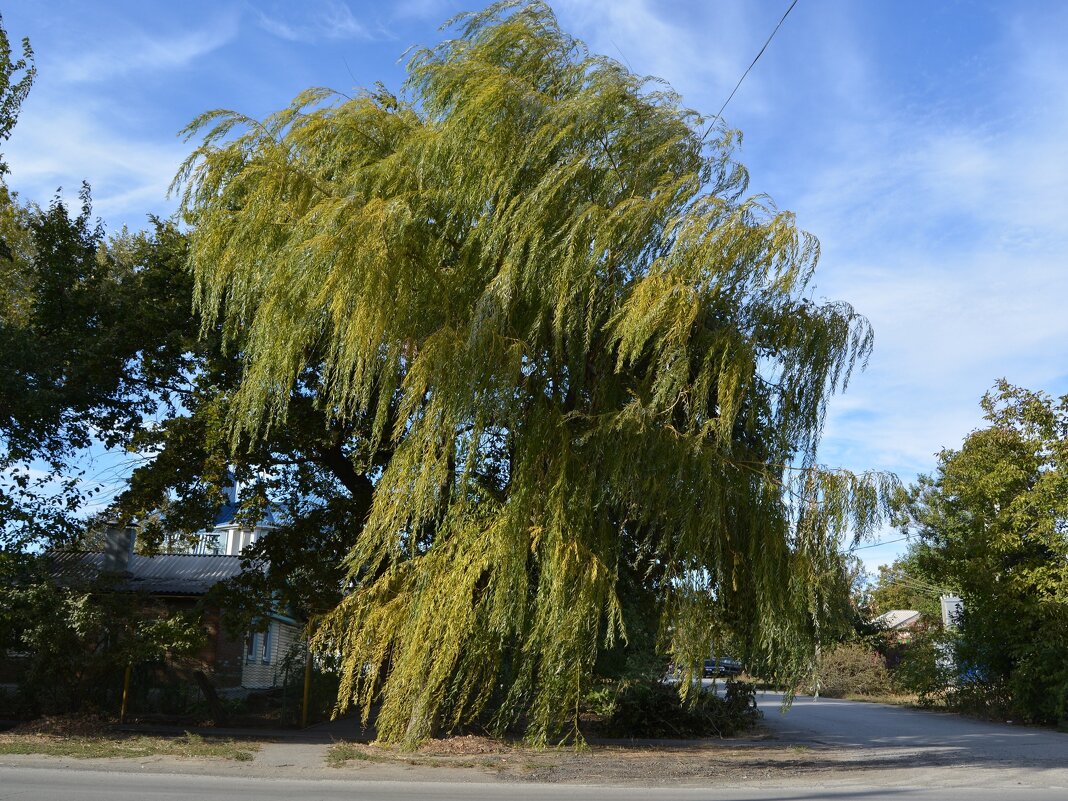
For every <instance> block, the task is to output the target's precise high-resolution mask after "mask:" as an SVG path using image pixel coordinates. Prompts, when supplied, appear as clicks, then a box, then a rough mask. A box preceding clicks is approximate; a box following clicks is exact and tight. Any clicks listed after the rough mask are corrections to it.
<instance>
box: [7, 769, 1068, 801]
mask: <svg viewBox="0 0 1068 801" xmlns="http://www.w3.org/2000/svg"><path fill="white" fill-rule="evenodd" d="M1009 798H1012V799H1015V798H1019V799H1024V801H1064V798H1065V790H1064V789H1063V788H1052V789H1051V788H1038V789H1021V790H1020V791H1019V792H1016V793H1009V794H1006V792H1005V790H1003V789H990V790H983V789H979V790H976V789H968V788H945V787H942V788H937V789H930V788H922V787H901V786H895V787H872V786H856V787H835V788H826V787H822V788H820V787H816V788H811V787H810V788H801V789H798V788H791V787H766V788H761V787H745V788H731V787H723V788H715V787H711V788H660V789H648V788H636V787H625V788H620V787H588V786H587V787H576V786H574V785H566V786H563V785H538V784H446V783H428V782H366V781H331V780H320V781H314V780H313V781H307V780H296V781H295V780H288V779H249V778H234V777H229V776H189V775H174V774H152V773H145V774H141V773H107V772H103V771H89V770H55V769H50V768H10V767H8V768H4V769H3V770H2V771H0V799H2V800H3V801H7V800H8V799H12V800H14V799H18V801H179V800H180V801H217V800H218V801H240V799H250V801H251V800H252V799H255V800H256V801H297V800H298V799H299V801H342V799H344V801H497V799H500V801H563V799H568V800H569V801H571V800H572V799H573V801H815V800H816V799H826V801H846V799H863V801H905V800H906V799H908V801H1006V799H1009Z"/></svg>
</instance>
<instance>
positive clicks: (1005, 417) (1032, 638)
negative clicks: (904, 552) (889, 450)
mask: <svg viewBox="0 0 1068 801" xmlns="http://www.w3.org/2000/svg"><path fill="white" fill-rule="evenodd" d="M983 410H984V412H985V417H986V420H987V426H986V427H985V428H981V429H979V430H977V431H974V432H972V433H971V434H969V435H968V437H967V438H966V439H965V440H964V444H963V445H962V446H961V448H960V449H959V450H946V451H943V452H942V453H941V454H940V455H939V459H938V468H937V470H936V472H935V473H934V475H932V476H928V477H923V478H921V480H920V481H919V482H918V483H917V484H916V485H915V486H914V487H913V488H912V491H911V496H912V497H911V504H910V507H909V510H908V511H909V517H910V519H909V526H910V529H911V530H913V531H915V532H916V533H918V534H919V536H920V537H921V538H922V548H920V549H917V550H916V551H915V559H916V563H917V566H918V568H919V569H920V570H921V571H922V573H923V575H926V576H930V577H932V578H933V579H934V580H936V581H938V582H940V583H944V584H945V585H947V586H949V587H951V588H953V589H955V590H957V591H958V592H959V594H960V596H961V598H962V599H963V602H964V610H963V615H962V617H961V619H960V621H959V629H958V631H957V632H956V637H955V642H954V648H955V652H956V653H955V658H956V665H957V666H956V673H957V675H955V676H950V677H949V680H950V681H951V682H952V684H953V686H954V687H956V688H957V689H958V690H972V692H971V693H970V698H969V699H968V700H970V701H971V702H973V703H979V704H982V705H986V706H987V707H989V708H990V709H991V710H993V711H996V712H1000V713H1003V714H1008V715H1011V716H1012V717H1014V718H1017V719H1025V720H1033V721H1040V722H1056V721H1058V720H1061V719H1065V718H1068V395H1066V396H1063V397H1061V398H1051V397H1050V396H1048V395H1046V394H1044V393H1041V392H1032V391H1029V390H1025V389H1021V388H1019V387H1014V386H1011V385H1009V384H1008V383H1006V382H1005V381H1000V382H998V384H997V385H996V387H995V388H994V389H993V390H992V391H991V392H989V393H987V394H986V395H985V396H984V398H983ZM951 689H952V688H951Z"/></svg>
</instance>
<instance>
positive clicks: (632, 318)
mask: <svg viewBox="0 0 1068 801" xmlns="http://www.w3.org/2000/svg"><path fill="white" fill-rule="evenodd" d="M455 24H456V26H457V27H458V36H457V37H456V38H454V39H451V40H449V41H446V42H444V43H443V44H441V45H440V46H438V47H436V48H434V49H430V50H421V51H417V52H416V53H415V55H414V56H413V57H412V59H411V61H410V63H409V77H408V82H407V88H406V94H405V95H404V96H400V97H398V96H395V95H393V94H391V93H389V92H388V91H386V90H385V89H384V88H382V87H379V88H377V89H376V90H375V91H372V92H366V93H363V94H360V95H359V96H357V97H355V98H351V99H350V98H339V97H337V96H336V95H334V94H332V93H330V92H328V91H325V90H310V91H307V92H305V93H303V94H301V95H300V96H298V97H297V98H296V100H295V101H294V102H293V104H292V106H291V107H289V108H288V109H286V110H283V111H281V112H279V113H277V114H275V115H272V116H271V117H269V118H267V119H266V120H264V121H262V122H258V121H255V120H251V119H248V118H246V117H243V116H242V115H240V114H236V113H232V112H212V113H209V114H206V115H204V116H203V117H201V118H199V119H197V120H196V121H194V122H193V123H192V125H191V126H190V128H189V133H190V134H191V135H193V134H196V133H197V132H201V131H206V134H205V138H204V142H203V144H202V145H201V146H200V147H199V148H197V149H196V151H195V152H194V153H193V154H192V155H191V157H190V159H189V160H188V162H187V163H186V165H185V166H184V168H183V170H182V172H181V173H180V175H179V178H178V184H179V186H180V187H181V188H182V189H183V196H182V197H183V211H184V214H185V217H186V220H187V222H188V223H189V224H190V226H191V231H192V234H191V261H192V266H193V270H194V273H195V277H196V282H197V299H198V301H197V302H198V304H199V309H200V310H201V312H202V313H203V315H204V317H205V324H206V325H207V326H215V325H219V326H220V327H221V329H222V332H223V336H224V337H225V338H226V340H227V341H228V342H229V343H230V344H229V347H230V348H231V352H239V353H240V356H241V358H242V363H243V374H242V378H241V382H240V386H239V388H238V389H237V391H236V393H235V394H234V396H233V398H232V404H231V406H230V408H229V410H228V422H229V423H230V424H231V427H232V429H231V437H232V440H233V442H234V443H235V444H239V445H240V444H242V443H247V442H249V441H252V442H255V441H257V440H258V439H260V438H262V437H264V436H269V435H270V433H271V432H272V431H274V430H276V429H277V428H278V427H279V426H281V425H283V424H284V422H285V421H286V420H287V419H288V415H290V414H292V412H293V408H294V403H295V401H296V400H297V399H299V398H304V397H314V398H315V402H316V404H317V405H318V408H319V409H321V410H322V412H323V414H324V415H325V419H326V421H327V422H328V424H329V425H342V426H351V425H353V424H354V423H359V424H360V425H361V427H362V436H361V437H360V438H359V439H358V440H357V445H358V447H354V448H352V449H351V450H350V451H349V452H348V454H347V455H348V457H349V459H350V461H352V462H353V463H354V464H355V465H357V467H358V468H359V470H360V471H361V472H362V473H364V474H371V475H373V477H374V479H375V483H374V492H373V502H372V504H371V507H370V513H369V516H368V518H367V520H366V524H365V525H364V526H363V527H362V529H361V530H360V531H359V532H358V534H357V536H356V542H355V547H354V548H353V549H352V551H351V553H350V554H349V557H348V561H347V567H348V575H349V581H350V582H351V587H352V591H351V592H350V593H349V594H348V595H347V596H346V597H345V599H344V600H343V601H342V603H341V604H340V605H339V606H338V608H337V609H336V611H335V612H334V613H333V614H332V615H331V616H330V617H329V618H328V620H327V621H326V622H325V624H324V626H323V627H322V628H321V629H320V630H319V635H318V643H319V646H320V647H321V648H324V649H327V650H336V651H339V652H341V653H342V654H343V655H344V679H343V683H342V691H341V697H340V699H339V704H340V705H341V706H346V705H347V704H349V703H351V702H355V703H357V704H359V705H360V706H361V707H362V708H363V709H364V711H365V712H367V711H369V709H370V706H371V704H372V703H373V702H374V701H376V700H378V699H379V698H381V700H382V701H383V706H382V710H381V713H380V715H379V717H378V722H377V725H378V732H379V734H380V736H381V737H382V738H383V739H385V740H394V741H397V740H404V741H407V742H409V743H411V742H416V741H418V740H420V739H422V738H424V737H426V736H428V735H429V734H430V733H431V732H432V731H434V730H435V729H438V728H449V727H450V726H452V725H454V724H456V723H458V722H462V721H465V720H469V719H471V718H472V717H474V716H476V715H479V714H481V713H483V712H484V711H486V710H495V711H496V718H495V720H496V722H497V724H499V725H506V724H508V723H510V722H512V721H515V720H517V719H519V718H520V717H522V718H523V719H524V720H525V721H526V725H527V729H528V733H529V735H530V736H531V737H532V738H533V739H534V740H538V741H544V740H545V739H546V738H547V737H551V736H557V735H560V734H562V733H564V732H565V731H566V726H567V723H568V721H572V722H574V718H575V715H576V712H575V710H577V707H578V702H579V699H580V697H581V695H582V693H583V691H584V689H585V687H586V686H587V685H588V682H589V679H590V675H591V672H592V669H593V666H594V664H595V662H596V659H597V656H598V653H599V650H600V649H601V648H602V647H611V646H613V645H614V644H616V643H619V642H624V641H626V639H627V637H628V636H629V632H628V631H627V628H626V627H625V625H624V624H625V620H626V614H625V605H626V603H627V601H626V599H625V598H621V597H620V592H621V588H624V587H626V586H627V584H628V582H630V581H633V580H634V579H637V580H638V581H640V582H641V584H642V587H643V590H645V591H647V592H648V593H649V594H650V596H651V597H652V599H653V601H652V603H651V605H650V606H651V609H652V612H653V613H654V614H655V615H656V616H657V618H658V625H659V631H660V632H661V637H662V644H663V648H664V649H665V650H667V651H670V652H671V653H673V654H674V656H675V657H676V660H677V662H678V663H679V664H684V665H693V664H696V663H697V662H698V661H699V660H700V659H701V658H702V657H704V656H705V655H707V654H708V653H709V650H710V649H711V647H712V645H713V642H714V641H716V640H722V639H723V638H725V637H726V636H728V633H732V634H734V635H736V636H738V637H739V638H740V639H741V640H742V641H743V642H744V643H745V648H746V650H747V656H749V657H750V658H751V659H752V660H754V661H756V662H759V663H762V664H763V665H765V666H766V668H767V669H768V670H769V671H771V672H773V673H776V674H778V675H782V676H789V677H793V678H798V677H800V676H802V675H803V674H804V672H805V671H804V668H806V667H807V666H808V665H809V664H810V662H811V659H812V654H813V651H814V643H815V642H816V641H817V640H818V639H819V636H820V629H821V627H822V626H825V625H827V624H828V622H829V621H828V619H829V616H830V614H831V613H830V609H831V604H830V601H829V594H830V593H831V592H832V588H833V587H834V586H839V585H840V584H841V582H840V581H838V579H837V577H838V576H840V574H841V571H840V569H839V565H838V564H837V560H838V557H837V549H838V545H839V542H840V539H841V537H842V536H844V532H845V530H846V528H847V526H848V525H849V524H852V525H853V526H854V527H855V529H856V530H857V531H860V532H863V531H865V530H866V529H867V528H868V527H870V525H871V524H872V521H873V520H874V519H875V518H876V517H877V515H878V511H879V503H880V499H881V498H882V497H884V496H885V492H884V491H885V490H886V489H887V484H888V483H889V482H888V481H887V480H886V479H885V478H884V477H881V476H861V477H856V476H851V475H845V474H841V473H834V472H827V471H821V470H817V469H815V466H814V459H815V448H816V444H817V441H818V438H819V432H820V428H821V421H822V419H823V414H824V410H825V406H826V402H827V399H828V397H829V396H830V394H831V393H832V392H833V391H835V390H836V389H838V388H842V387H844V386H845V384H846V382H847V381H848V378H849V375H850V372H851V370H852V368H853V366H854V365H855V364H856V363H857V362H858V360H863V359H864V358H865V357H866V355H867V353H868V351H869V348H870V346H871V334H870V331H869V329H868V327H867V324H866V322H865V321H864V320H863V318H861V317H859V316H858V315H857V314H855V313H854V311H853V310H852V309H851V308H850V307H849V306H848V305H846V304H844V303H829V304H823V305H821V304H817V303H815V302H813V301H811V300H809V299H808V298H807V297H806V294H807V290H808V288H809V287H810V284H811V277H812V274H813V269H814V267H815V263H816V258H817V253H818V247H817V243H816V241H815V240H814V239H813V238H812V237H811V236H809V235H807V234H804V233H802V232H800V231H798V230H797V229H796V227H795V225H794V220H793V217H792V215H790V214H789V213H787V212H780V211H778V210H776V209H775V208H774V206H773V205H772V204H771V202H770V201H769V200H767V199H766V198H762V197H756V198H748V197H746V196H745V192H746V183H747V176H746V173H745V170H744V169H743V168H742V167H741V166H740V165H738V164H737V163H735V162H734V161H733V158H732V152H733V146H734V143H735V141H736V138H737V137H736V134H735V133H734V132H731V131H727V130H724V129H722V128H719V129H717V130H716V133H715V135H714V137H713V138H712V139H711V140H710V141H706V140H705V139H704V138H703V137H702V136H701V133H700V131H701V130H702V125H703V124H705V121H704V120H703V119H702V118H701V117H700V116H699V115H697V114H695V113H693V112H690V111H688V110H686V109H684V108H683V107H682V106H681V105H680V100H679V98H678V97H677V96H676V95H675V94H674V93H673V92H671V91H670V89H668V88H666V87H665V86H663V85H662V84H661V83H658V82H655V81H650V80H645V79H640V78H638V77H636V76H634V75H632V74H630V73H629V72H628V71H627V70H625V69H624V68H623V67H622V66H621V65H619V64H617V63H615V62H614V61H611V60H609V59H606V58H603V57H599V56H594V55H591V54H589V53H588V52H587V51H586V49H585V47H584V46H583V45H582V44H581V43H580V42H578V41H576V40H575V39H573V38H571V37H570V36H568V35H567V34H565V33H564V32H563V31H561V30H560V29H559V27H558V26H557V23H556V20H555V18H554V17H553V15H552V13H551V11H550V10H549V9H548V8H547V7H546V6H545V5H544V4H542V3H536V2H533V3H522V4H516V3H504V4H497V5H494V6H491V7H490V8H489V9H488V10H486V11H485V12H482V13H479V14H474V15H467V16H464V17H461V18H459V19H458V20H457V21H456V23H455ZM309 381H310V382H311V384H310V385H309V384H308V382H309ZM376 454H383V455H382V458H381V460H380V464H377V465H376V464H375V463H374V460H375V458H376ZM627 575H629V576H630V577H631V578H630V579H628V580H626V581H625V580H624V576H627ZM368 666H378V669H368ZM685 686H687V685H686V684H685V683H684V687H685Z"/></svg>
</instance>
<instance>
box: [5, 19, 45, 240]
mask: <svg viewBox="0 0 1068 801" xmlns="http://www.w3.org/2000/svg"><path fill="white" fill-rule="evenodd" d="M36 77H37V67H36V66H35V65H34V62H33V48H32V47H30V40H29V39H27V38H25V37H23V39H22V56H21V57H19V58H13V57H12V52H11V40H10V39H8V36H7V31H6V30H5V29H4V18H3V16H0V142H5V141H7V140H8V139H10V138H11V131H12V129H13V128H14V127H15V122H16V121H17V120H18V117H19V110H20V109H21V108H22V103H23V101H25V100H26V97H27V95H29V93H30V88H31V87H32V86H33V80H34V78H36ZM7 171H8V167H7V162H5V161H4V156H3V154H2V153H0V180H2V179H3V177H4V175H5V174H6V173H7ZM0 255H4V254H0Z"/></svg>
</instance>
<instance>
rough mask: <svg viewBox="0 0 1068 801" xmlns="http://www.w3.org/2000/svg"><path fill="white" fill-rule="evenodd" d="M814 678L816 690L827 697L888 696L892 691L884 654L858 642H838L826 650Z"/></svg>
mask: <svg viewBox="0 0 1068 801" xmlns="http://www.w3.org/2000/svg"><path fill="white" fill-rule="evenodd" d="M815 678H816V682H815V683H816V688H815V689H818V690H819V693H820V694H821V695H825V696H827V697H828V698H843V697H845V696H847V695H886V694H887V693H889V692H891V690H892V685H891V682H890V672H889V671H888V670H887V669H886V662H885V661H883V658H882V656H880V655H879V654H878V653H876V652H875V651H873V650H871V649H869V648H867V647H865V646H863V645H860V644H859V643H847V644H843V645H839V646H838V647H836V648H835V649H833V650H831V651H828V652H826V653H824V654H823V655H822V656H821V658H820V664H819V667H818V668H817V671H816V677H815Z"/></svg>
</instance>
